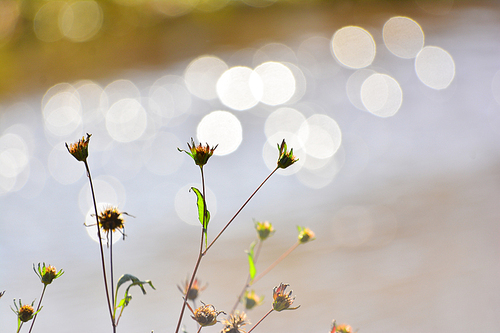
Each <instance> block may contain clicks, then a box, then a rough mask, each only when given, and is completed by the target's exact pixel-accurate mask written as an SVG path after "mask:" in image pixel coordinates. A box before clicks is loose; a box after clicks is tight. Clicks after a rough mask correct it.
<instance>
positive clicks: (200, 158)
mask: <svg viewBox="0 0 500 333" xmlns="http://www.w3.org/2000/svg"><path fill="white" fill-rule="evenodd" d="M187 145H188V147H189V151H187V150H183V149H180V148H177V150H178V151H183V152H185V153H186V154H188V155H189V156H191V158H192V159H193V160H194V163H195V164H196V165H199V166H200V167H203V166H204V165H205V164H207V162H208V159H209V158H210V157H211V156H212V155H213V153H214V150H215V148H217V146H218V145H215V146H214V147H212V148H210V146H209V145H208V143H207V145H206V146H205V147H203V146H202V145H201V143H200V144H198V146H197V145H195V143H194V140H193V138H191V145H190V144H189V143H188V144H187Z"/></svg>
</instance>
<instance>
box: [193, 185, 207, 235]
mask: <svg viewBox="0 0 500 333" xmlns="http://www.w3.org/2000/svg"><path fill="white" fill-rule="evenodd" d="M191 190H193V191H194V193H196V196H197V198H198V200H197V201H196V204H197V205H198V219H199V220H200V223H201V225H202V226H203V228H204V229H207V227H208V222H210V212H209V211H208V209H207V208H206V207H205V200H204V198H203V194H201V192H200V190H198V189H197V188H196V187H191ZM203 213H205V214H203ZM203 215H205V219H204V218H203Z"/></svg>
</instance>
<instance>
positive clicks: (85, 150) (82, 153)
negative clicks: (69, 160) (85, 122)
mask: <svg viewBox="0 0 500 333" xmlns="http://www.w3.org/2000/svg"><path fill="white" fill-rule="evenodd" d="M91 135H92V134H88V133H87V138H85V137H82V139H81V140H79V141H78V142H76V143H71V144H69V145H68V144H67V143H66V148H67V149H68V151H69V153H70V154H71V155H73V156H74V157H75V158H76V159H77V160H78V161H81V162H85V161H86V160H87V156H89V140H90V136H91Z"/></svg>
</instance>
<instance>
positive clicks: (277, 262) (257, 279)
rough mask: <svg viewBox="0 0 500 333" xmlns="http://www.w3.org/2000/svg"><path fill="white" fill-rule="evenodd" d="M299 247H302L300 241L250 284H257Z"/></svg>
mask: <svg viewBox="0 0 500 333" xmlns="http://www.w3.org/2000/svg"><path fill="white" fill-rule="evenodd" d="M299 245H300V242H299V241H297V243H295V244H293V245H292V247H291V248H289V249H288V250H286V251H285V253H283V254H282V255H281V256H280V257H279V258H278V259H276V260H275V261H274V262H273V263H272V264H271V265H269V267H268V268H266V270H265V271H263V272H262V273H260V274H259V275H257V277H256V278H255V279H253V280H252V281H251V282H250V286H251V285H252V284H254V283H255V282H257V281H259V280H260V279H261V278H262V277H263V276H264V275H266V274H267V273H269V271H271V269H273V268H274V267H275V266H276V265H277V264H279V263H280V262H281V261H282V260H283V259H285V258H286V257H287V256H288V255H289V254H290V253H292V251H293V250H295V249H296V248H297V246H299Z"/></svg>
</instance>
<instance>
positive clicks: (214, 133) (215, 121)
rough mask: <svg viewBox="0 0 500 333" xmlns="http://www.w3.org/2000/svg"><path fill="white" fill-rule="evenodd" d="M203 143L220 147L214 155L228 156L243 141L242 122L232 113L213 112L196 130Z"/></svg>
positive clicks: (199, 139) (204, 118)
mask: <svg viewBox="0 0 500 333" xmlns="http://www.w3.org/2000/svg"><path fill="white" fill-rule="evenodd" d="M196 137H197V138H198V141H199V142H201V143H203V144H204V143H205V142H206V143H208V144H209V145H210V146H215V145H218V147H217V149H216V150H215V151H214V155H219V156H222V155H227V154H230V153H232V152H233V151H235V150H236V149H237V148H238V147H239V146H240V144H241V141H242V140H243V128H242V127H241V122H240V121H239V120H238V118H236V116H235V115H233V114H232V113H231V112H227V111H213V112H211V113H209V114H207V115H206V116H205V117H203V119H202V120H201V121H200V123H199V124H198V127H197V128H196Z"/></svg>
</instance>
